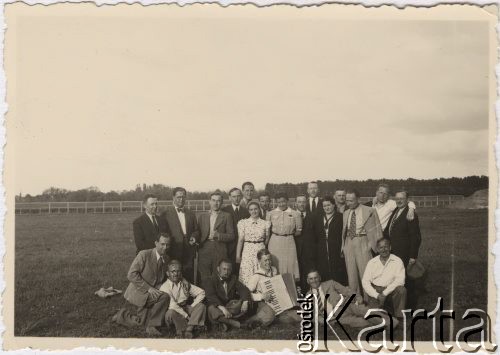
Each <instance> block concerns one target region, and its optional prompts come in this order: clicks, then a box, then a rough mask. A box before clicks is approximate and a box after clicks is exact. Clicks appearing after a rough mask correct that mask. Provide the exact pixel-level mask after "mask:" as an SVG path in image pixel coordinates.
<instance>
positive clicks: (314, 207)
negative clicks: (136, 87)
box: [311, 198, 316, 212]
mask: <svg viewBox="0 0 500 355" xmlns="http://www.w3.org/2000/svg"><path fill="white" fill-rule="evenodd" d="M314 211H316V198H313V203H312V210H311V212H314Z"/></svg>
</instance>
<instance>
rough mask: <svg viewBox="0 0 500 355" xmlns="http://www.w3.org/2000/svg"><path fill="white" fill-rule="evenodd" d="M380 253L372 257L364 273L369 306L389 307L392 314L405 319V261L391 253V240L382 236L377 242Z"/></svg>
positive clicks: (363, 281)
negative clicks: (403, 311)
mask: <svg viewBox="0 0 500 355" xmlns="http://www.w3.org/2000/svg"><path fill="white" fill-rule="evenodd" d="M377 249H378V252H379V254H380V255H378V256H376V257H374V258H373V259H371V260H370V261H369V262H368V264H367V265H366V270H365V273H364V275H363V280H362V283H363V289H364V290H365V293H366V294H367V295H368V302H367V304H368V307H370V308H385V309H387V308H389V307H388V306H392V311H393V312H394V313H393V314H392V315H393V316H396V317H397V318H398V319H403V318H404V314H403V313H402V310H404V309H405V306H406V288H405V287H404V284H405V267H404V265H403V261H401V259H400V258H398V257H397V256H396V255H394V254H391V241H390V240H389V239H387V238H382V239H380V240H379V241H378V242H377Z"/></svg>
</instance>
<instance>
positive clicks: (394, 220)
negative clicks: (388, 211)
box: [389, 210, 399, 235]
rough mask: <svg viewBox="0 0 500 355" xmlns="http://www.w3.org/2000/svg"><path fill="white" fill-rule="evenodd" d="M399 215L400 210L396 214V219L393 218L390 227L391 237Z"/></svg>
mask: <svg viewBox="0 0 500 355" xmlns="http://www.w3.org/2000/svg"><path fill="white" fill-rule="evenodd" d="M398 213H399V210H398V211H397V212H396V213H395V214H394V217H392V221H391V225H390V226H389V235H391V233H392V227H394V224H395V222H396V220H397V219H398Z"/></svg>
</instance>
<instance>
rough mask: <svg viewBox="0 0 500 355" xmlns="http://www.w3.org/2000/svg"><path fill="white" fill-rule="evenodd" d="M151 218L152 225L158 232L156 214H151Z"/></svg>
mask: <svg viewBox="0 0 500 355" xmlns="http://www.w3.org/2000/svg"><path fill="white" fill-rule="evenodd" d="M151 218H152V219H153V225H154V226H155V229H156V232H158V231H159V228H158V222H156V216H155V215H152V216H151Z"/></svg>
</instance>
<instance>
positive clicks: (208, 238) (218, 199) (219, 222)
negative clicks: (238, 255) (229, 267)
mask: <svg viewBox="0 0 500 355" xmlns="http://www.w3.org/2000/svg"><path fill="white" fill-rule="evenodd" d="M209 203H210V211H209V212H208V213H203V214H201V215H200V216H199V218H198V226H199V227H200V247H199V252H198V255H199V262H198V266H199V270H200V274H201V278H202V279H205V278H208V277H210V276H212V274H214V273H217V266H218V263H219V260H221V259H224V258H227V244H229V243H231V242H233V241H234V239H235V238H234V235H235V234H234V223H233V219H232V217H231V215H230V214H229V213H227V212H224V211H221V207H222V203H223V198H222V193H221V192H220V191H216V192H213V193H212V194H211V195H210V201H209Z"/></svg>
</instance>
